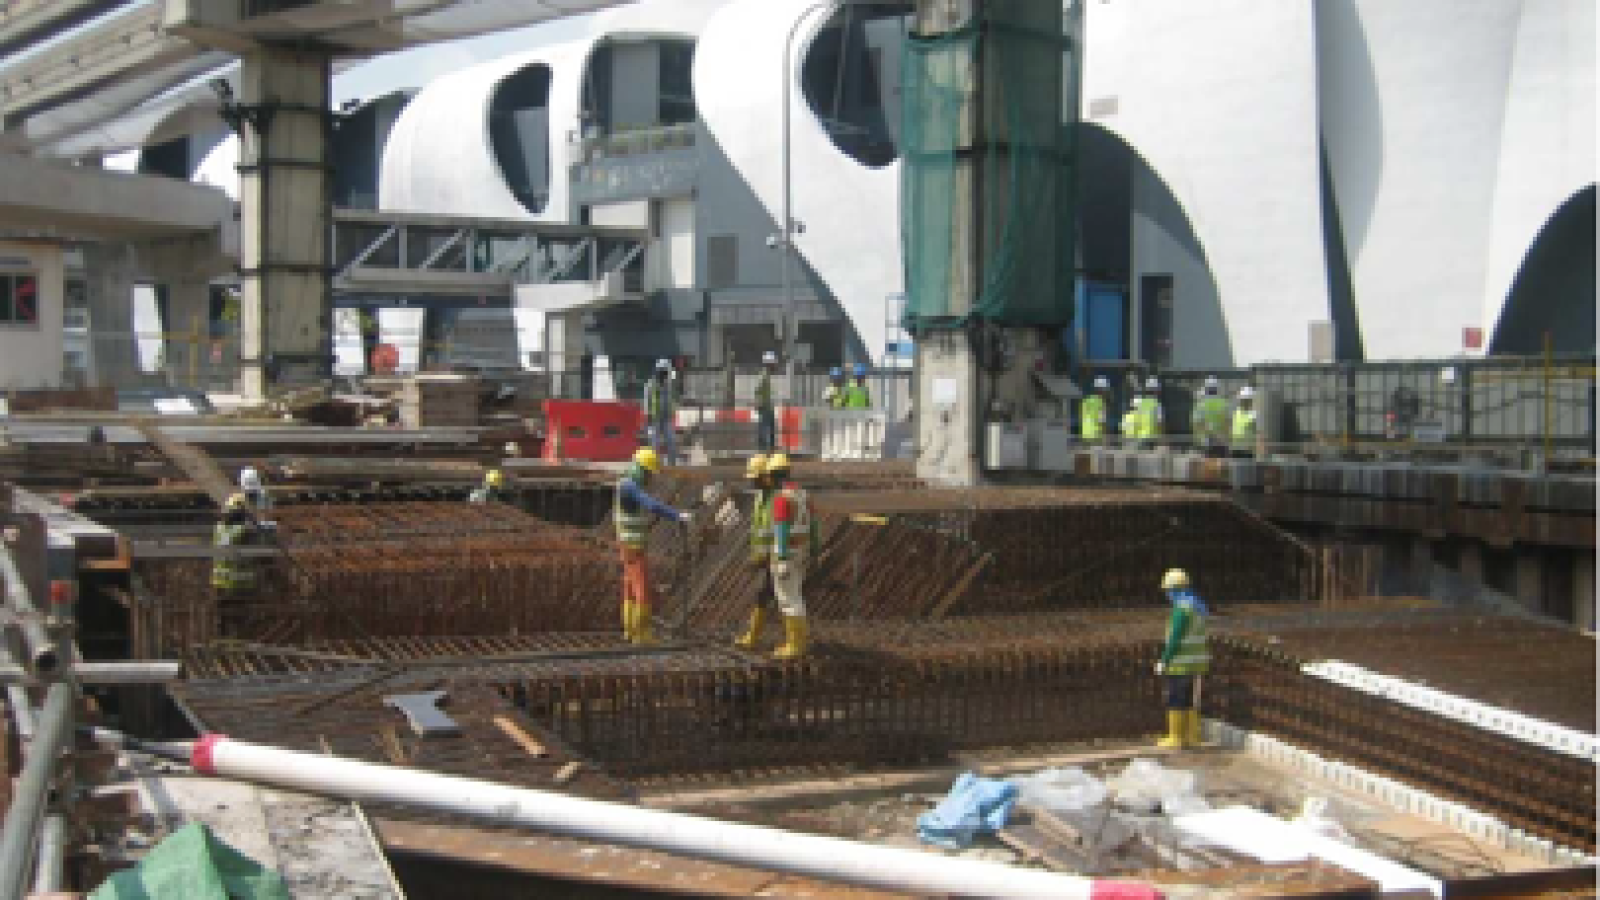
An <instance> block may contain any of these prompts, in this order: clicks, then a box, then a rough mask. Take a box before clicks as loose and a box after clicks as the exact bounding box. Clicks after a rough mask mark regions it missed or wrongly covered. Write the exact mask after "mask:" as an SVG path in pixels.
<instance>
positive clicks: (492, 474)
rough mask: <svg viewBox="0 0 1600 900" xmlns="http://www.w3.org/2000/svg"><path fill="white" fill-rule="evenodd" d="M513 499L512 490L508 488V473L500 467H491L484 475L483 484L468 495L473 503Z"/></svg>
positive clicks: (468, 498)
mask: <svg viewBox="0 0 1600 900" xmlns="http://www.w3.org/2000/svg"><path fill="white" fill-rule="evenodd" d="M510 499H511V492H510V491H507V490H506V474H505V473H504V472H502V471H500V470H499V469H490V470H489V471H488V472H486V473H485V474H484V476H483V484H480V485H478V486H477V487H476V488H474V489H473V491H472V493H471V494H470V495H468V496H467V500H469V501H470V502H472V503H505V502H507V501H508V500H510Z"/></svg>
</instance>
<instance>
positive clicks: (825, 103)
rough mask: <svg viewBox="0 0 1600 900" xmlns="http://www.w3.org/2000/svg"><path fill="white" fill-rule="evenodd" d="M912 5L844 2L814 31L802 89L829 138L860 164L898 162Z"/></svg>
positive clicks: (802, 68)
mask: <svg viewBox="0 0 1600 900" xmlns="http://www.w3.org/2000/svg"><path fill="white" fill-rule="evenodd" d="M910 17H911V4H910V3H847V4H845V5H843V6H841V7H840V8H839V9H838V10H836V11H835V12H834V13H833V15H832V16H831V17H830V18H829V19H828V21H827V23H826V24H825V25H823V26H822V28H821V29H820V30H819V31H818V32H817V34H816V36H815V37H814V38H813V39H812V41H811V44H810V46H809V47H808V48H807V50H806V53H805V57H804V59H803V60H802V62H801V66H800V90H801V93H802V94H803V95H804V96H805V99H806V105H807V106H809V107H810V109H811V112H812V114H813V115H815V116H816V117H817V121H818V122H819V123H821V125H822V128H823V130H824V131H826V132H827V134H828V138H829V139H830V140H832V141H833V144H834V146H836V147H838V148H839V151H840V152H841V153H844V154H845V155H846V156H849V157H850V158H851V159H854V160H855V161H856V162H859V163H861V164H862V165H864V166H868V167H871V168H874V169H877V168H882V167H883V166H887V165H889V164H890V163H892V162H894V161H895V160H896V159H899V158H900V147H899V138H900V53H901V50H902V48H903V47H904V46H905V35H906V26H907V22H908V20H909V19H910Z"/></svg>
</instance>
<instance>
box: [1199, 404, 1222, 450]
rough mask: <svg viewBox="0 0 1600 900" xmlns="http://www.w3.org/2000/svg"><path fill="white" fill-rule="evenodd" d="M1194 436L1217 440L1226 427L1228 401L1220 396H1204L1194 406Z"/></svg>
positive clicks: (1220, 437)
mask: <svg viewBox="0 0 1600 900" xmlns="http://www.w3.org/2000/svg"><path fill="white" fill-rule="evenodd" d="M1195 421H1196V424H1198V425H1199V426H1200V427H1199V428H1197V429H1195V437H1196V438H1205V439H1208V440H1209V439H1212V438H1215V439H1217V440H1221V439H1222V433H1223V431H1225V430H1226V429H1227V427H1228V401H1226V400H1224V399H1222V398H1221V397H1204V398H1202V399H1201V400H1200V402H1199V403H1198V404H1197V405H1196V406H1195Z"/></svg>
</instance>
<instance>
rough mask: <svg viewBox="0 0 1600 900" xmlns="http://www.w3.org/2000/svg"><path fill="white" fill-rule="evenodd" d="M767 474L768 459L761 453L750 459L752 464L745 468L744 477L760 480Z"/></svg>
mask: <svg viewBox="0 0 1600 900" xmlns="http://www.w3.org/2000/svg"><path fill="white" fill-rule="evenodd" d="M766 473H767V458H766V457H765V456H763V455H762V454H760V453H757V454H756V455H755V456H752V457H750V463H749V464H748V465H746V466H745V467H744V477H746V478H760V477H761V476H762V475H765V474H766Z"/></svg>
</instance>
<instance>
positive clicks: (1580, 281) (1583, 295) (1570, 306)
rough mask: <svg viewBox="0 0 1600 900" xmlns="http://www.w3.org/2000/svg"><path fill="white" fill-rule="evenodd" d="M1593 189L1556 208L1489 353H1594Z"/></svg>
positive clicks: (1520, 277)
mask: <svg viewBox="0 0 1600 900" xmlns="http://www.w3.org/2000/svg"><path fill="white" fill-rule="evenodd" d="M1594 307H1595V186H1594V185H1592V184H1591V185H1589V186H1588V187H1586V188H1584V189H1583V190H1581V191H1578V192H1577V193H1576V194H1573V195H1572V196H1571V197H1569V198H1567V201H1566V202H1565V203H1563V204H1561V206H1560V207H1559V208H1558V209H1556V211H1555V213H1554V214H1553V215H1551V216H1550V218H1549V219H1548V220H1547V221H1546V222H1545V223H1544V227H1543V228H1541V229H1540V230H1539V236H1538V237H1536V238H1534V241H1533V245H1532V246H1531V247H1529V248H1528V253H1527V255H1526V256H1524V257H1523V259H1522V268H1521V269H1519V270H1517V277H1516V279H1515V280H1514V281H1512V283H1511V293H1510V295H1509V296H1508V297H1507V298H1506V305H1505V309H1504V311H1503V312H1501V314H1500V322H1499V324H1498V326H1497V327H1496V328H1495V331H1494V339H1493V340H1491V341H1490V342H1489V352H1490V353H1542V352H1543V351H1544V342H1545V335H1549V336H1550V346H1551V349H1553V350H1556V351H1557V352H1571V353H1593V352H1594V351H1595V338H1594V329H1595V313H1594Z"/></svg>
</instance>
